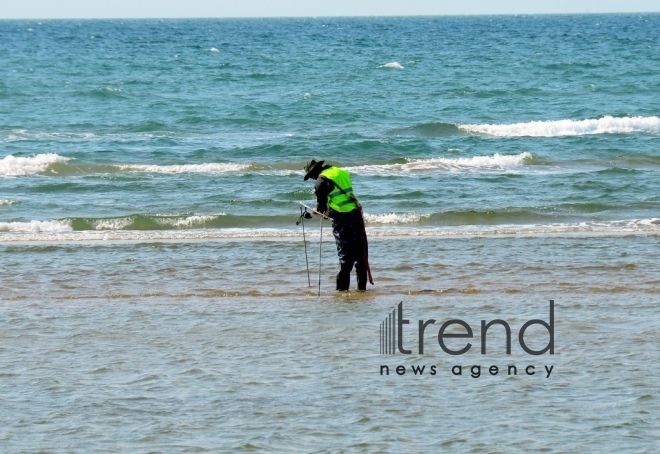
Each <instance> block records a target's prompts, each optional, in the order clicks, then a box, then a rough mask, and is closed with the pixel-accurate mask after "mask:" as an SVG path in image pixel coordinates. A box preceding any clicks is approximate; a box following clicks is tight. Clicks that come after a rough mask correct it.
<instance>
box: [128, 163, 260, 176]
mask: <svg viewBox="0 0 660 454" xmlns="http://www.w3.org/2000/svg"><path fill="white" fill-rule="evenodd" d="M249 166H250V164H230V163H226V164H219V163H207V164H182V165H170V166H159V165H119V166H117V167H118V168H119V169H120V170H125V171H128V172H146V173H166V174H176V173H227V172H240V171H243V170H247V169H248V168H249Z"/></svg>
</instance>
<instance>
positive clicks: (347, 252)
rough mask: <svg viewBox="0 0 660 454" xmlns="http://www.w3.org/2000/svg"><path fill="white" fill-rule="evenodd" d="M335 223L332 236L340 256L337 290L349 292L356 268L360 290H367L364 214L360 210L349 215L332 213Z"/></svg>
mask: <svg viewBox="0 0 660 454" xmlns="http://www.w3.org/2000/svg"><path fill="white" fill-rule="evenodd" d="M330 217H332V218H333V219H334V220H335V222H333V223H332V234H333V235H334V237H335V243H337V254H338V255H339V273H337V290H348V288H349V287H350V284H351V271H352V270H353V266H355V271H356V273H357V287H358V290H366V288H367V264H366V260H365V257H366V253H367V236H366V234H365V233H364V226H363V220H362V214H361V213H360V210H357V209H356V210H353V211H351V212H349V213H339V212H337V211H332V212H331V213H330Z"/></svg>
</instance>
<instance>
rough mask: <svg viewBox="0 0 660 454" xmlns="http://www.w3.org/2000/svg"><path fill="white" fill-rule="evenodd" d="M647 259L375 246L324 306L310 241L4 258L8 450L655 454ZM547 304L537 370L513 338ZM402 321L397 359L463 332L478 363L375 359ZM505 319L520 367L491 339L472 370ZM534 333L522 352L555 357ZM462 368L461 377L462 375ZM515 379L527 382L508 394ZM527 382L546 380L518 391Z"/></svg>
mask: <svg viewBox="0 0 660 454" xmlns="http://www.w3.org/2000/svg"><path fill="white" fill-rule="evenodd" d="M656 244H657V238H655V237H636V236H633V237H623V238H621V237H614V238H611V237H610V238H608V237H596V238H593V237H591V238H590V237H582V238H561V237H557V238H543V239H539V238H508V239H503V238H476V239H442V238H435V239H433V238H427V239H387V240H377V241H374V242H373V243H372V251H373V252H372V254H373V256H374V261H373V263H372V267H373V269H374V273H375V279H376V284H377V285H376V286H374V287H370V288H369V291H368V292H367V293H356V292H353V293H351V294H350V295H340V294H336V293H334V292H333V291H332V278H333V276H332V273H334V271H335V264H334V263H333V262H332V261H331V260H328V262H330V263H327V264H324V268H323V271H322V296H321V297H320V298H318V297H316V295H315V293H316V288H315V285H316V278H317V276H316V275H315V273H316V271H317V269H316V266H317V262H316V261H315V260H316V258H314V257H312V262H311V267H312V273H313V274H312V283H313V288H311V289H310V288H308V287H307V278H306V273H305V263H304V256H303V249H302V244H301V243H300V242H277V241H266V242H259V241H254V242H250V241H247V242H246V241H233V242H226V241H224V242H222V241H221V242H211V243H199V242H197V243H196V242H192V243H167V242H166V243H133V242H126V243H117V244H103V245H98V244H94V243H92V244H88V245H81V244H71V245H66V244H63V245H34V244H33V245H12V246H3V250H2V254H3V260H4V261H5V263H6V264H7V266H6V267H3V271H2V283H3V288H2V295H3V302H2V305H1V307H2V310H3V313H4V316H3V318H2V324H1V325H0V345H1V347H0V357H2V358H3V361H2V365H1V366H0V376H1V377H2V380H1V381H0V394H1V395H2V396H3V408H4V410H3V413H2V415H3V416H2V418H1V419H2V424H0V426H2V429H0V438H1V439H2V440H4V443H5V444H6V446H9V447H11V449H12V450H15V451H16V450H21V449H24V450H27V451H31V450H34V449H46V450H56V451H60V450H76V449H79V447H80V446H81V443H84V444H85V445H86V446H89V447H90V449H94V450H103V449H110V450H121V451H126V450H128V451H130V450H141V449H146V448H147V447H148V448H149V449H155V450H165V451H170V450H175V451H176V450H191V451H201V452H205V451H215V450H218V449H220V450H223V451H227V450H233V451H241V450H252V449H267V450H275V451H282V450H289V449H292V448H293V449H296V450H303V451H306V450H316V449H328V450H332V451H335V450H347V451H353V450H366V451H383V450H386V451H391V450H397V449H403V450H409V449H415V450H437V449H464V450H468V451H474V452H488V451H492V450H499V449H502V448H503V447H505V448H506V449H507V450H512V449H514V450H515V449H521V450H522V449H525V450H527V449H534V450H536V449H552V450H565V451H572V450H576V449H579V448H580V447H583V446H585V444H589V445H593V446H601V447H604V448H605V447H606V448H607V449H616V450H623V451H626V450H642V451H647V452H652V450H653V446H654V445H655V442H654V440H653V438H649V434H651V433H652V431H653V428H654V427H655V426H657V415H658V411H657V410H658V404H657V402H656V396H655V394H656V393H655V388H656V384H657V380H656V379H655V378H654V374H653V373H652V368H653V367H654V364H655V363H656V362H657V349H655V348H654V346H653V339H654V338H655V337H656V333H657V331H658V321H657V307H656V302H657V295H658V293H657V292H658V274H657V260H656V259H655V254H654V252H653V247H654V246H655V245H656ZM313 245H314V246H316V245H317V243H316V244H313ZM327 246H328V251H326V254H325V255H324V256H325V257H332V250H331V249H332V247H334V245H332V244H330V243H328V244H327ZM568 250H570V251H572V252H568ZM393 258H396V260H394V259H393ZM390 259H391V260H390ZM550 299H555V301H556V308H555V320H556V322H555V331H556V351H555V355H548V354H546V355H542V356H536V357H535V356H530V355H527V354H525V353H524V352H523V351H522V350H521V349H520V347H519V345H518V343H517V336H516V333H517V331H518V329H520V327H521V325H522V324H523V323H524V322H525V321H527V320H531V319H533V318H539V319H542V320H546V321H547V320H549V318H548V304H549V303H548V300H550ZM400 301H403V302H404V304H405V308H406V316H407V317H408V318H409V319H410V320H411V325H409V326H406V333H408V334H407V337H406V336H405V335H404V337H405V339H406V342H407V343H410V344H414V342H415V336H414V333H415V332H416V329H417V327H416V321H417V320H418V319H426V320H428V319H429V318H434V319H437V320H438V323H440V321H445V320H448V319H450V318H460V319H463V320H465V321H466V322H468V323H469V324H470V325H471V326H472V327H473V328H474V330H475V339H473V340H472V342H473V344H474V347H473V350H472V351H470V352H468V353H467V354H466V355H463V356H460V357H451V356H449V355H446V354H444V353H443V352H442V351H441V350H440V349H439V347H438V345H437V339H436V337H435V336H436V334H437V328H436V331H434V330H432V329H429V330H428V331H427V335H426V338H425V344H426V349H427V350H426V351H425V354H424V355H419V354H412V355H393V356H381V355H378V342H379V340H378V337H379V334H378V326H379V324H380V322H381V321H382V319H384V318H385V317H386V316H387V314H388V312H390V311H391V310H392V309H393V308H394V307H395V306H396V305H397V304H398V303H399V302H400ZM496 318H501V319H505V320H506V321H507V322H509V323H510V324H511V326H512V329H513V331H514V338H513V348H512V350H513V351H512V355H510V356H509V355H505V354H504V352H503V345H504V344H503V342H504V338H503V336H502V334H501V333H498V332H496V330H493V331H492V332H491V333H489V334H490V335H489V337H488V349H489V351H488V353H487V354H486V355H480V354H479V350H478V348H479V347H478V346H479V334H478V331H479V323H480V320H481V319H486V320H493V319H496ZM530 332H531V333H532V337H531V339H532V344H534V345H536V346H539V345H543V344H544V342H547V338H545V337H543V334H542V332H541V334H539V332H536V333H534V332H533V331H530ZM536 348H538V347H536ZM381 365H389V366H390V367H391V369H392V370H391V373H390V375H389V376H381V375H380V374H379V370H380V366H381ZM397 365H404V366H406V367H407V368H408V372H407V373H406V375H404V376H398V375H396V373H395V372H394V370H395V367H396V366H397ZM413 365H415V366H422V365H426V367H427V371H430V366H431V365H435V366H436V371H437V374H436V375H434V376H431V375H429V374H428V373H427V374H426V375H424V376H414V375H413V374H412V372H411V371H410V367H411V366H413ZM455 365H462V366H464V370H465V372H464V374H463V375H462V376H454V375H452V373H451V370H452V367H453V366H455ZM475 365H479V366H481V375H480V377H479V378H472V372H471V371H472V369H471V368H472V367H473V366H475ZM492 365H497V366H498V367H499V368H500V370H501V373H500V374H498V375H497V376H490V375H489V374H488V372H487V371H488V368H490V366H492ZM509 365H515V366H516V367H517V368H518V369H519V371H518V375H516V376H507V375H506V373H505V371H506V370H507V367H508V366H509ZM529 365H534V366H535V367H536V369H535V370H536V371H537V372H538V373H537V374H535V375H533V376H528V375H526V374H525V373H524V372H523V370H524V368H526V367H527V366H529ZM545 366H552V367H553V370H552V373H551V375H550V377H549V378H546V373H545V372H543V371H544V370H545V369H544V367H545ZM17 415H18V418H17V417H16V416H17Z"/></svg>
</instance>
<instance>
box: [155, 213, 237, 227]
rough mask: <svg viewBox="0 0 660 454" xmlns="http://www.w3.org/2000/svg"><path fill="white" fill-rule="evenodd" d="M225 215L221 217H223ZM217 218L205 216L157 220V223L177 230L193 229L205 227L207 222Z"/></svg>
mask: <svg viewBox="0 0 660 454" xmlns="http://www.w3.org/2000/svg"><path fill="white" fill-rule="evenodd" d="M223 215H224V213H222V214H220V215H219V216H223ZM215 218H216V216H203V215H193V216H188V217H185V218H175V219H172V218H162V219H159V218H156V222H158V223H159V224H161V225H171V226H172V227H175V228H192V227H194V226H196V225H203V224H204V223H205V222H206V221H210V220H212V219H215Z"/></svg>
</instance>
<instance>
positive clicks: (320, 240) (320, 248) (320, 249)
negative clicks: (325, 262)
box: [319, 217, 323, 296]
mask: <svg viewBox="0 0 660 454" xmlns="http://www.w3.org/2000/svg"><path fill="white" fill-rule="evenodd" d="M322 246H323V217H321V237H320V239H319V296H321V251H322Z"/></svg>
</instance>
